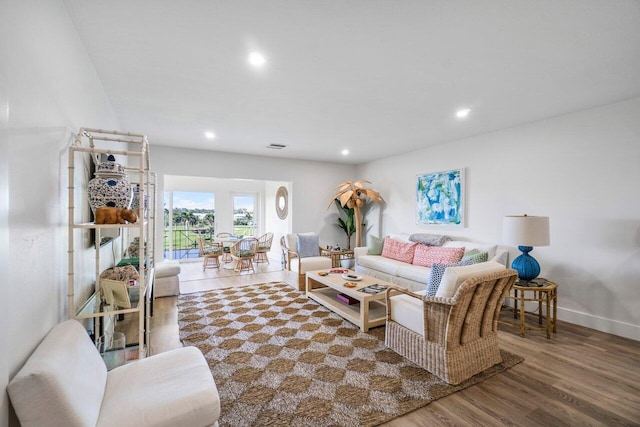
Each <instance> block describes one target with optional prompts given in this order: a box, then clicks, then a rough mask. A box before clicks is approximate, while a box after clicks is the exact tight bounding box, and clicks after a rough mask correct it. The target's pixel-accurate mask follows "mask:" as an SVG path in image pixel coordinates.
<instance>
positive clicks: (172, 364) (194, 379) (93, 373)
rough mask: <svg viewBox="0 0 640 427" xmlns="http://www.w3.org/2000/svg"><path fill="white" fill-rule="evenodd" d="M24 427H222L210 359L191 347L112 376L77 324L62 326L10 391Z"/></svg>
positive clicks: (129, 366)
mask: <svg viewBox="0 0 640 427" xmlns="http://www.w3.org/2000/svg"><path fill="white" fill-rule="evenodd" d="M7 391H8V393H9V398H10V399H11V403H12V404H13V407H14V409H15V411H16V415H17V416H18V419H19V420H20V425H22V427H36V426H45V425H46V426H52V427H63V426H64V427H87V426H96V427H101V426H122V427H124V426H131V427H133V426H136V427H140V426H149V427H151V426H154V427H159V426H165V427H170V426H203V427H204V426H216V425H218V418H219V416H220V398H219V396H218V391H217V389H216V384H215V382H214V381H213V376H212V375H211V371H210V370H209V366H208V365H207V361H206V360H205V358H204V356H203V355H202V353H201V352H200V350H198V349H197V348H195V347H184V348H179V349H176V350H172V351H168V352H166V353H160V354H157V355H155V356H151V357H147V358H145V359H142V360H138V361H135V362H131V363H129V364H126V365H123V366H121V367H118V368H115V369H113V370H111V371H109V372H107V368H106V365H105V363H104V362H103V360H102V358H101V357H100V353H98V350H97V349H96V347H95V346H94V345H93V343H92V342H91V339H90V338H89V335H88V334H87V332H86V331H85V330H84V327H83V326H82V325H81V324H80V323H79V322H78V321H76V320H67V321H65V322H62V323H60V324H58V325H56V326H55V327H54V328H53V329H52V330H51V331H50V332H49V334H48V335H47V336H46V337H45V338H44V340H43V341H42V342H41V343H40V345H39V346H38V347H37V348H36V350H35V351H34V352H33V354H32V355H31V357H29V359H28V360H27V363H26V364H25V365H24V366H23V367H22V369H20V371H19V372H18V373H17V374H16V376H15V377H14V378H13V379H12V380H11V382H10V383H9V386H8V387H7Z"/></svg>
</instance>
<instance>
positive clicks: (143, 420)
mask: <svg viewBox="0 0 640 427" xmlns="http://www.w3.org/2000/svg"><path fill="white" fill-rule="evenodd" d="M219 417H220V397H219V395H218V390H217V389H216V384H215V382H214V381H213V376H212V375H211V371H210V370H209V366H208V365H207V362H206V360H205V358H204V356H203V355H202V353H201V352H200V350H198V349H197V348H195V347H184V348H179V349H176V350H172V351H168V352H166V353H160V354H157V355H155V356H151V357H147V358H145V359H142V360H138V361H136V362H133V363H130V364H127V365H124V366H121V367H119V368H116V369H114V370H112V371H109V373H108V376H107V387H106V391H105V396H104V403H103V405H102V409H101V410H100V418H99V420H98V424H97V426H98V427H110V426H116V425H117V426H119V427H125V426H131V427H134V426H137V427H140V426H155V427H163V426H164V427H170V426H171V427H173V426H209V425H212V424H214V423H215V422H216V421H217V420H218V418H219Z"/></svg>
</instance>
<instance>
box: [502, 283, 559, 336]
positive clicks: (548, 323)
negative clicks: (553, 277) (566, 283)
mask: <svg viewBox="0 0 640 427" xmlns="http://www.w3.org/2000/svg"><path fill="white" fill-rule="evenodd" d="M535 281H536V282H538V283H542V286H524V285H520V284H519V282H516V284H515V285H513V288H511V291H512V293H513V295H509V296H507V299H512V300H513V301H514V307H513V318H514V319H517V318H518V316H519V317H520V322H519V323H517V324H516V323H511V322H507V321H502V320H501V321H500V323H501V324H503V325H508V326H514V327H517V328H520V335H521V336H524V335H525V331H526V330H531V331H547V338H548V339H551V333H552V332H553V333H554V334H555V333H556V332H557V329H558V327H557V324H558V322H557V317H556V316H557V312H558V306H557V303H558V285H557V284H556V283H553V282H552V281H550V280H547V279H544V278H541V277H538V278H537V279H535ZM527 294H529V295H527ZM531 301H533V302H537V303H538V310H537V311H538V324H539V325H541V326H537V327H536V326H528V325H527V324H526V323H525V314H526V313H527V312H526V311H525V303H526V302H531ZM543 303H544V306H545V312H544V315H543V310H542V307H543ZM543 319H544V320H545V325H543V323H542V321H543Z"/></svg>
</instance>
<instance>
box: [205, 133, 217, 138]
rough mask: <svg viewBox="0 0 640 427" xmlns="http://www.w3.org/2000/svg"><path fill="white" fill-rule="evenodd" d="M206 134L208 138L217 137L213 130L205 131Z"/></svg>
mask: <svg viewBox="0 0 640 427" xmlns="http://www.w3.org/2000/svg"><path fill="white" fill-rule="evenodd" d="M204 136H205V137H206V138H207V139H213V138H215V137H216V134H215V133H213V132H205V133H204Z"/></svg>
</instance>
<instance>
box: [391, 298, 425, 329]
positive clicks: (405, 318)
mask: <svg viewBox="0 0 640 427" xmlns="http://www.w3.org/2000/svg"><path fill="white" fill-rule="evenodd" d="M425 292H426V291H418V292H415V293H416V294H418V295H422V296H424V294H425ZM391 320H393V321H394V322H396V323H399V324H401V325H402V326H404V327H405V328H408V329H411V330H412V331H413V332H415V333H417V334H420V335H422V336H424V303H423V302H422V300H421V299H418V298H413V297H410V296H409V295H395V296H393V297H391Z"/></svg>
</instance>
